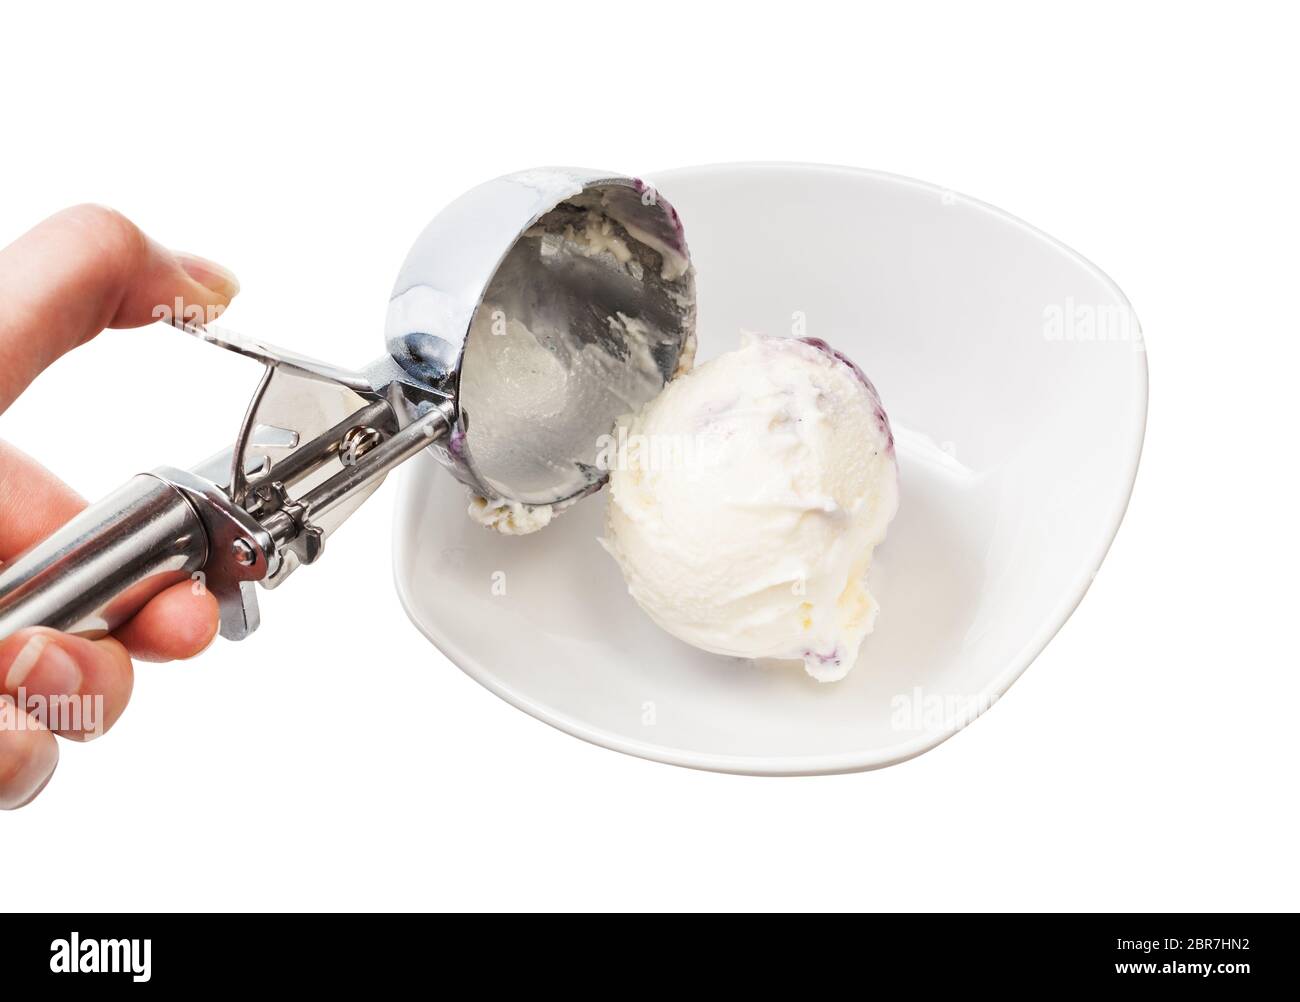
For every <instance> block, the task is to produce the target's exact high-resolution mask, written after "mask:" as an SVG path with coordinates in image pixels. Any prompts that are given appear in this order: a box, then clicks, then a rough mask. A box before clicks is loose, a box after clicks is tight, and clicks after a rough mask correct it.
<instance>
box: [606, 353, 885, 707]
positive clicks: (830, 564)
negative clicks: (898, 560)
mask: <svg viewBox="0 0 1300 1002" xmlns="http://www.w3.org/2000/svg"><path fill="white" fill-rule="evenodd" d="M608 460H609V463H610V466H611V474H610V480H609V485H610V498H609V505H608V514H607V523H606V535H605V538H604V539H603V540H602V542H603V544H604V546H605V548H606V549H607V550H608V551H609V553H610V554H611V555H612V556H613V557H614V558H615V559H616V560H617V561H618V563H619V566H620V567H621V568H622V570H623V574H624V577H625V579H626V580H627V585H628V591H629V592H630V593H631V595H632V597H633V598H634V599H635V600H636V601H637V603H638V604H639V605H640V606H641V608H642V609H644V610H645V612H646V613H647V614H648V615H649V616H650V618H651V619H653V620H654V621H655V622H656V623H657V624H658V625H659V626H660V627H662V628H663V629H665V630H667V631H668V632H669V633H671V634H672V635H673V636H675V637H678V638H679V639H681V640H684V641H686V642H687V643H689V644H693V645H694V646H696V647H699V648H702V649H703V650H706V651H711V652H713V653H716V654H725V655H731V656H734V657H742V658H778V659H794V660H799V661H802V662H803V664H804V666H805V668H806V669H807V671H808V673H809V674H810V675H812V676H813V677H814V678H816V679H818V680H820V681H834V680H836V679H840V678H843V677H844V675H845V674H847V673H848V671H849V669H850V668H851V667H852V666H853V664H854V662H855V661H856V659H857V656H858V651H859V648H860V646H861V644H862V641H863V638H864V637H866V635H867V634H869V633H870V632H871V631H872V629H873V627H874V625H875V620H876V612H877V606H876V602H875V599H874V598H873V597H872V596H871V594H870V592H868V591H867V588H866V580H865V579H866V574H867V569H868V566H869V565H870V562H871V558H872V553H873V551H874V549H875V547H876V545H877V544H878V543H880V541H881V540H883V539H884V537H885V532H886V529H887V528H888V526H889V522H890V520H891V519H892V518H893V517H894V513H895V511H896V510H897V508H898V467H897V463H896V460H895V455H894V442H893V435H892V433H891V431H890V427H889V419H888V417H886V415H885V411H884V408H883V407H882V406H881V402H880V397H879V395H878V394H877V393H876V390H875V388H874V387H873V386H872V384H871V382H870V381H869V380H868V379H867V378H866V376H864V375H863V374H862V372H861V370H859V369H858V368H857V366H855V365H854V364H853V363H852V362H850V361H849V360H848V359H847V358H845V357H844V356H842V355H840V354H838V353H836V352H835V351H834V350H833V349H831V348H830V347H829V346H828V345H826V344H825V343H824V342H820V341H814V340H809V339H805V340H796V339H788V338H771V337H758V336H753V335H748V336H746V337H745V339H744V341H743V343H742V346H741V347H740V348H739V349H737V350H735V351H731V352H728V353H726V354H724V355H721V356H719V357H717V358H715V359H713V360H712V361H710V362H707V363H706V364H704V365H702V366H700V367H699V368H697V369H696V370H694V371H693V372H690V373H688V374H686V375H684V376H682V377H680V378H678V379H676V380H675V381H673V382H672V383H670V384H669V385H668V386H667V387H666V388H665V389H664V391H663V392H662V393H661V394H659V395H658V396H657V397H656V398H655V399H653V400H651V401H650V402H649V403H648V404H646V405H645V406H644V407H643V408H642V409H641V410H640V411H639V412H637V413H636V414H635V415H632V416H630V417H628V418H626V419H624V420H622V421H620V423H619V426H618V428H617V430H616V433H615V436H614V441H613V442H612V444H611V448H610V450H609V457H608Z"/></svg>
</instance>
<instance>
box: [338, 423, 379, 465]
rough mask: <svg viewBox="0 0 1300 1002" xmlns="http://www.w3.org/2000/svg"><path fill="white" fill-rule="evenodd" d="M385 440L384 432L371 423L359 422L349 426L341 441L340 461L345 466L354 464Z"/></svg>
mask: <svg viewBox="0 0 1300 1002" xmlns="http://www.w3.org/2000/svg"><path fill="white" fill-rule="evenodd" d="M383 440H384V436H383V433H382V432H380V431H378V430H377V429H375V428H371V427H370V426H369V425H364V424H359V425H357V426H355V427H353V428H349V429H348V430H347V431H346V432H344V433H343V438H342V439H341V440H340V442H339V462H340V463H342V464H343V465H344V466H352V465H353V464H354V463H356V461H357V460H358V459H360V458H361V457H362V456H364V455H365V454H366V453H367V452H369V451H370V450H371V449H373V448H374V447H375V446H377V445H378V444H379V443H380V442H382V441H383Z"/></svg>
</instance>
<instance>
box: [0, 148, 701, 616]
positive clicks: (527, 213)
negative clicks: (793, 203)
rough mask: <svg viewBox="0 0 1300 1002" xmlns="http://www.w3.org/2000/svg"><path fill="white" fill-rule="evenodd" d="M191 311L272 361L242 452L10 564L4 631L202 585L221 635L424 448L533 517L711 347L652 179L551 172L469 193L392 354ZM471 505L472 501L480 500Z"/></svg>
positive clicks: (100, 509)
mask: <svg viewBox="0 0 1300 1002" xmlns="http://www.w3.org/2000/svg"><path fill="white" fill-rule="evenodd" d="M172 319H173V321H174V322H175V323H176V324H177V326H181V327H183V328H184V329H185V330H187V331H188V332H189V333H191V334H194V335H196V336H198V337H200V338H202V339H203V340H205V341H207V342H210V343H212V344H215V345H217V346H219V347H221V348H225V349H228V350H230V351H234V352H236V353H238V354H240V355H243V356H246V357H248V358H251V359H254V360H255V361H257V362H259V363H261V364H262V365H263V366H264V370H263V374H262V380H261V382H260V384H259V385H258V388H257V390H256V392H255V393H254V395H253V399H252V401H251V403H250V404H249V407H248V410H247V412H246V414H245V415H244V419H243V421H242V423H241V424H240V426H239V431H238V433H237V434H236V436H235V440H234V445H233V446H232V447H231V448H230V449H227V450H226V451H225V452H223V453H221V454H219V455H218V456H216V457H214V458H213V459H212V460H209V461H208V462H206V463H203V464H201V465H200V466H199V467H196V468H195V469H192V470H179V469H175V468H173V467H159V468H158V469H156V470H154V471H152V472H150V473H142V474H140V475H138V476H137V477H135V478H134V479H132V480H131V481H129V482H128V483H127V484H126V485H125V486H124V487H123V488H121V489H120V490H119V491H117V492H115V493H114V494H112V495H110V496H109V497H108V498H106V499H104V500H103V501H101V502H100V503H98V504H96V505H94V506H92V507H91V508H89V509H88V510H86V511H85V512H84V513H82V514H81V515H80V516H79V517H78V518H76V519H74V520H73V521H72V522H70V523H68V524H67V525H66V526H64V527H63V528H62V529H60V530H59V531H58V532H56V533H55V534H54V535H53V536H51V537H50V538H49V539H47V540H45V541H43V542H42V543H40V544H38V545H37V546H36V547H35V548H33V549H32V550H31V551H29V552H28V553H26V554H24V555H22V556H21V557H19V558H18V559H16V560H14V561H12V562H11V563H9V564H7V565H6V566H4V567H3V568H0V638H3V637H5V636H8V635H9V634H11V633H13V632H14V631H16V630H19V629H23V628H25V627H30V626H48V627H53V628H55V629H59V630H64V631H67V632H71V633H78V634H82V635H85V636H101V635H103V634H104V633H106V632H110V631H112V630H114V629H115V628H116V627H117V626H119V625H120V624H121V623H123V622H125V621H126V620H127V619H128V618H130V616H132V615H133V614H134V613H135V612H136V611H137V610H138V609H139V608H141V607H142V606H143V605H144V604H145V603H146V602H147V601H148V600H149V599H150V598H152V597H153V596H155V595H157V594H158V593H159V592H160V591H162V590H163V589H164V588H166V587H169V586H171V585H173V584H176V583H178V582H180V581H184V580H186V579H187V578H191V577H192V578H193V580H194V581H195V586H196V587H204V588H206V589H208V590H209V591H210V592H211V593H212V594H213V595H214V596H216V598H217V600H218V604H219V605H220V608H221V629H222V634H223V635H224V636H226V637H228V638H230V639H236V640H237V639H242V638H243V637H245V636H247V635H248V634H250V633H251V632H252V631H253V630H254V629H256V628H257V625H258V611H257V603H256V600H255V591H254V588H253V585H254V583H259V584H261V585H263V586H265V587H275V586H277V585H278V584H280V583H282V582H283V581H284V580H285V579H286V578H287V577H288V576H289V575H290V574H291V573H293V572H294V571H295V570H296V569H297V568H298V567H301V566H303V565H305V564H310V563H314V562H315V561H316V560H317V559H319V557H320V556H321V553H322V550H323V547H324V545H325V541H326V539H327V538H328V537H329V535H330V533H332V532H333V531H334V530H335V529H337V528H338V527H339V525H341V524H342V523H343V522H344V521H345V520H346V519H347V517H348V516H349V515H350V514H351V513H352V512H353V511H355V510H356V508H357V507H358V506H359V505H360V504H361V503H362V502H364V501H365V499H366V498H367V497H369V496H370V495H371V494H372V493H373V492H374V491H375V490H376V489H377V488H378V487H379V485H380V483H381V482H382V481H383V480H384V478H385V477H386V476H387V474H388V473H389V472H391V471H392V470H393V469H394V468H395V467H396V466H397V465H399V464H400V463H402V462H405V461H406V460H407V459H410V458H411V457H413V456H416V455H419V454H420V453H422V452H424V451H425V450H426V449H429V450H431V451H432V452H433V454H434V455H435V456H436V457H437V458H438V459H439V460H440V461H441V462H442V463H443V464H444V465H445V466H446V467H447V468H448V469H449V470H450V471H451V472H452V474H453V475H455V476H456V477H457V478H458V479H459V480H461V481H462V482H463V483H464V484H466V485H467V486H468V487H469V488H470V490H471V491H473V492H474V493H475V494H476V495H477V496H478V497H479V498H480V499H482V500H481V501H480V503H479V506H481V507H482V508H483V509H484V510H487V509H489V508H490V509H491V510H493V511H494V512H496V513H498V521H500V522H502V523H509V522H511V521H512V520H513V521H514V523H515V524H516V525H517V526H518V527H521V528H522V527H529V526H536V525H539V524H545V521H547V520H549V518H550V517H551V516H552V514H553V512H554V510H555V507H556V506H560V505H565V504H568V503H570V502H572V501H574V500H576V499H577V498H580V497H583V496H584V495H586V494H588V493H590V492H591V491H593V490H595V489H597V488H598V487H599V486H600V485H601V484H602V483H603V481H604V477H605V471H604V470H603V469H601V468H600V467H599V466H598V465H597V463H596V458H597V454H598V450H599V442H600V439H601V438H602V436H605V435H607V434H608V432H609V430H610V429H611V428H612V427H613V424H614V421H615V419H616V418H617V417H618V416H619V415H620V414H622V413H624V412H625V411H627V410H629V409H635V408H636V407H639V406H640V405H641V404H642V403H644V402H645V401H646V400H648V399H650V397H652V396H653V395H654V394H655V393H657V392H658V391H659V389H660V388H661V387H662V385H663V383H664V382H665V381H666V380H667V379H669V378H670V377H671V376H672V375H674V374H675V373H677V372H678V371H680V370H681V369H682V368H683V367H688V366H689V365H690V360H691V358H692V356H693V354H694V346H695V342H694V324H695V284H694V274H693V272H692V271H691V268H690V260H689V257H688V255H687V250H686V243H685V239H684V237H683V233H682V227H681V223H680V221H679V220H678V219H677V215H676V213H675V212H674V211H673V209H672V207H671V206H670V205H669V204H668V203H667V202H665V201H663V200H661V199H660V198H658V196H657V194H656V193H655V192H654V191H653V190H652V189H650V188H648V187H647V186H646V185H645V184H643V183H642V182H640V181H638V180H636V179H635V178H630V177H623V176H620V175H616V174H610V173H608V172H602V171H592V170H582V169H573V168H544V169H536V170H530V171H523V172H520V173H517V174H510V175H507V176H505V177H501V178H497V179H496V180H493V181H489V182H487V183H486V184H482V185H480V186H478V187H477V188H474V189H472V190H470V191H469V192H467V193H466V194H465V195H463V196H461V197H460V198H459V199H457V200H456V201H455V202H453V203H452V204H451V205H449V206H448V207H447V208H446V209H444V210H443V211H442V212H441V213H440V214H439V215H438V216H437V217H435V218H434V220H433V222H431V223H430V224H429V225H428V226H427V227H426V228H425V230H424V232H423V233H422V234H421V235H420V237H419V238H418V239H417V240H416V242H415V245H414V246H413V247H412V248H411V250H410V253H409V254H408V255H407V258H406V261H405V263H404V264H403V266H402V269H401V272H400V273H399V275H398V278H397V282H396V284H395V286H394V289H393V293H392V297H391V299H390V302H389V309H388V316H387V325H386V331H385V334H386V341H387V346H388V351H387V352H386V353H385V354H384V355H383V356H381V357H380V358H379V359H377V360H376V361H374V362H373V363H371V364H370V365H369V366H367V367H365V368H364V369H362V370H350V369H345V368H342V367H339V366H335V365H331V364H329V363H326V362H322V361H319V360H316V359H312V358H308V357H306V356H304V355H300V354H298V353H297V352H293V351H288V350H285V349H282V348H276V347H274V346H272V345H268V344H266V343H264V342H261V341H257V340H253V339H251V338H246V337H242V336H240V335H238V334H235V333H234V332H231V331H227V330H223V329H220V328H217V327H215V326H212V325H198V324H191V323H188V322H182V321H181V320H180V318H178V317H173V318H172ZM467 500H468V497H467Z"/></svg>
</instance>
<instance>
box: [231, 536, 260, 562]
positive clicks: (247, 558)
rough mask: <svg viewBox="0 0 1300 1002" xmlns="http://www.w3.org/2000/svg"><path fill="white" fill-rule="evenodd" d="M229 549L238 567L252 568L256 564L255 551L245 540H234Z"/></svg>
mask: <svg viewBox="0 0 1300 1002" xmlns="http://www.w3.org/2000/svg"><path fill="white" fill-rule="evenodd" d="M230 549H231V552H232V553H233V554H234V557H235V563H237V564H239V566H240V567H252V566H253V564H255V563H257V551H256V550H255V549H253V544H252V543H250V542H249V541H248V540H247V539H236V540H235V542H234V543H233V544H232V545H231V547H230Z"/></svg>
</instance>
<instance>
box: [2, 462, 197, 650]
mask: <svg viewBox="0 0 1300 1002" xmlns="http://www.w3.org/2000/svg"><path fill="white" fill-rule="evenodd" d="M207 559H208V536H207V533H206V532H205V531H204V527H203V523H202V521H201V520H200V518H199V514H198V512H197V511H196V510H195V508H194V506H193V505H192V504H190V502H189V501H188V500H187V499H186V498H185V496H184V495H183V494H181V493H180V492H179V491H177V490H176V489H175V488H173V487H172V486H171V485H169V484H167V483H166V482H164V481H162V480H160V479H158V478H157V477H154V476H151V475H149V474H141V475H139V476H137V477H135V478H133V479H132V480H130V481H128V482H127V484H126V485H125V486H123V487H122V488H121V489H119V490H118V491H116V492H115V493H113V494H111V495H109V496H108V497H106V498H105V499H104V500H102V501H100V502H99V503H98V504H95V505H92V506H91V507H89V508H87V509H86V510H85V511H84V512H82V514H81V515H80V516H78V517H77V518H75V519H73V520H72V521H71V522H69V523H68V524H67V525H65V526H64V527H63V528H62V529H60V530H59V531H58V532H56V533H54V535H52V536H50V537H49V538H48V539H46V540H45V541H44V542H41V543H39V544H37V545H36V546H35V547H33V548H32V549H31V550H29V551H28V552H27V553H25V554H23V555H22V556H21V557H19V558H18V559H17V560H15V561H13V562H12V563H11V564H9V565H8V566H6V567H4V568H3V569H0V637H7V636H9V635H10V634H11V633H13V632H15V631H17V630H21V629H24V628H26V627H29V626H49V627H52V628H54V629H56V630H63V631H65V632H68V633H75V634H78V635H80V636H83V637H102V636H104V635H105V634H106V633H109V632H110V631H112V630H114V629H116V628H117V627H118V626H120V625H121V624H122V623H124V622H125V621H126V620H127V619H129V618H130V617H131V616H132V615H134V614H135V612H136V611H137V610H138V609H139V608H140V607H141V606H142V605H144V604H145V603H146V602H147V601H148V600H149V599H151V598H153V597H154V596H155V595H157V594H158V593H159V592H160V591H162V590H163V589H164V588H168V587H170V586H171V585H174V584H176V583H178V582H180V581H184V580H186V579H187V578H189V577H190V575H191V574H193V573H195V572H198V571H199V570H200V569H201V568H202V567H203V566H204V565H205V563H206V562H207Z"/></svg>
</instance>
